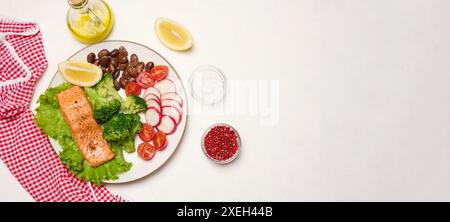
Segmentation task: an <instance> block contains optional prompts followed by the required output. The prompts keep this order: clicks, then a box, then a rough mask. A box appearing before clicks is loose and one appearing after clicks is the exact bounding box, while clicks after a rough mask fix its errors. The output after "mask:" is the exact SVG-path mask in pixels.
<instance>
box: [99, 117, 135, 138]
mask: <svg viewBox="0 0 450 222" xmlns="http://www.w3.org/2000/svg"><path fill="white" fill-rule="evenodd" d="M131 123H132V122H131V121H130V119H129V117H128V115H127V114H123V113H118V114H116V115H114V116H113V117H112V118H111V119H110V120H108V121H107V122H106V123H104V124H103V125H102V127H103V137H104V138H105V139H106V140H108V141H115V142H120V141H122V140H124V139H126V138H128V136H129V134H130V130H131V127H132V124H131Z"/></svg>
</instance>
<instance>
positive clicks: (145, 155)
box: [137, 143, 156, 160]
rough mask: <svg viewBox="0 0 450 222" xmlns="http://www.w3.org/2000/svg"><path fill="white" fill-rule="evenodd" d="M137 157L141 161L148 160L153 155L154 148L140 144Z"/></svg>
mask: <svg viewBox="0 0 450 222" xmlns="http://www.w3.org/2000/svg"><path fill="white" fill-rule="evenodd" d="M137 151H138V155H139V157H140V158H142V159H143V160H150V159H151V158H153V156H154V155H155V151H156V150H155V147H153V146H152V145H151V144H150V143H141V144H139V146H138V150H137Z"/></svg>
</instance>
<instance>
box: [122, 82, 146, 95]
mask: <svg viewBox="0 0 450 222" xmlns="http://www.w3.org/2000/svg"><path fill="white" fill-rule="evenodd" d="M141 90H142V87H141V86H140V85H139V84H138V83H137V82H129V83H127V85H126V86H125V94H126V95H127V96H129V95H136V96H139V95H141Z"/></svg>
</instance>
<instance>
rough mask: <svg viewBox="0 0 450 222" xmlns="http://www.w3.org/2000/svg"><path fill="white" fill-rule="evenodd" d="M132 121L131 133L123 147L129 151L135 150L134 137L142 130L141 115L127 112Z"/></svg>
mask: <svg viewBox="0 0 450 222" xmlns="http://www.w3.org/2000/svg"><path fill="white" fill-rule="evenodd" d="M127 115H128V118H129V120H130V123H131V129H130V134H129V135H128V137H127V138H126V139H125V140H124V141H123V149H124V150H125V151H126V152H128V153H132V152H134V138H135V136H136V134H137V133H139V132H140V131H141V130H142V124H141V120H140V118H139V116H138V115H137V114H127Z"/></svg>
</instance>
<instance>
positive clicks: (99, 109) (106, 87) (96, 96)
mask: <svg viewBox="0 0 450 222" xmlns="http://www.w3.org/2000/svg"><path fill="white" fill-rule="evenodd" d="M84 91H85V92H86V95H87V97H88V99H89V101H90V102H91V104H92V107H93V110H94V118H95V120H97V122H98V123H104V122H106V121H107V120H109V119H111V118H112V117H113V116H114V115H115V114H116V113H117V112H119V110H120V107H121V105H122V98H121V97H120V95H119V93H117V91H116V89H115V88H114V83H113V77H112V74H111V73H107V74H105V75H104V76H103V79H102V80H101V81H100V82H99V83H97V85H95V86H94V87H84Z"/></svg>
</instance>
